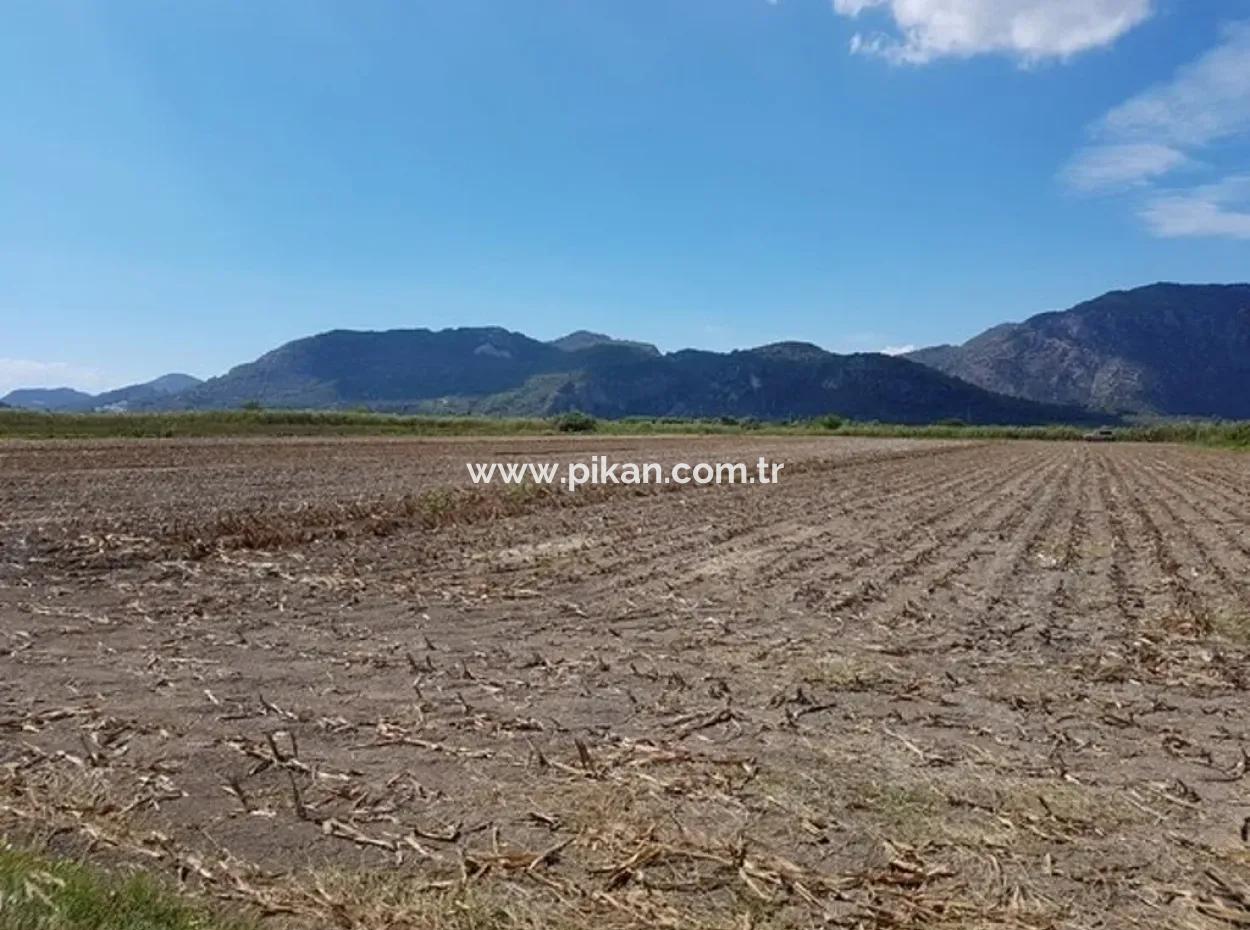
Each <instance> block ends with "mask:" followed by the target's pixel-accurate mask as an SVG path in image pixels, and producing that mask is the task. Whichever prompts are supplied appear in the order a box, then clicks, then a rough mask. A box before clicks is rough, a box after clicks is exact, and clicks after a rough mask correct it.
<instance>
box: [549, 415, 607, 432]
mask: <svg viewBox="0 0 1250 930" xmlns="http://www.w3.org/2000/svg"><path fill="white" fill-rule="evenodd" d="M598 427H599V421H598V420H596V419H595V418H594V417H592V416H590V414H587V413H582V412H581V411H580V410H571V411H569V412H568V413H563V414H561V415H560V416H558V417H556V429H558V430H559V431H560V432H562V433H593V432H594V431H595V430H596V429H598Z"/></svg>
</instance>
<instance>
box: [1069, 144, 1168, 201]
mask: <svg viewBox="0 0 1250 930" xmlns="http://www.w3.org/2000/svg"><path fill="white" fill-rule="evenodd" d="M1187 161H1189V159H1188V158H1187V157H1186V156H1185V153H1184V152H1181V151H1179V150H1177V149H1174V148H1172V147H1171V146H1168V145H1160V144H1158V143H1154V142H1128V143H1123V144H1119V145H1095V146H1091V147H1089V148H1087V149H1085V150H1083V151H1082V152H1080V153H1078V155H1077V156H1076V157H1075V158H1073V159H1072V161H1071V162H1069V163H1068V166H1067V167H1066V168H1064V170H1063V179H1064V181H1065V182H1066V183H1067V185H1068V186H1069V187H1071V188H1073V189H1075V190H1078V191H1084V192H1089V191H1105V190H1113V189H1117V188H1124V187H1132V186H1135V185H1140V184H1144V183H1146V182H1147V181H1149V180H1152V179H1153V178H1157V177H1161V176H1163V175H1165V174H1167V173H1168V172H1170V171H1172V170H1174V169H1176V168H1179V167H1180V166H1181V165H1183V164H1185V163H1186V162H1187Z"/></svg>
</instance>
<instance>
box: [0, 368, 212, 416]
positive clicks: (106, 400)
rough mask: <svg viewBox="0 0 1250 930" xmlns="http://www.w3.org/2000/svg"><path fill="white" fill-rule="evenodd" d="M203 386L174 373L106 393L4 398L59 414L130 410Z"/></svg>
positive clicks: (19, 393) (22, 391) (39, 392)
mask: <svg viewBox="0 0 1250 930" xmlns="http://www.w3.org/2000/svg"><path fill="white" fill-rule="evenodd" d="M201 383H202V382H201V381H200V379H199V378H196V377H193V376H192V375H185V374H181V373H178V372H174V373H171V374H167V375H161V376H160V377H159V378H154V379H152V380H151V381H145V382H143V383H142V384H129V385H127V386H126V387H121V388H117V389H116V390H112V391H105V392H104V393H102V394H88V393H86V392H84V391H76V390H74V389H73V388H19V389H18V390H15V391H10V392H9V393H8V394H6V395H5V396H4V398H3V405H4V406H7V407H18V408H22V409H26V410H46V411H50V412H55V413H85V412H88V411H92V410H129V409H131V408H134V407H138V406H141V405H143V404H151V403H154V402H159V401H161V400H167V399H170V398H173V397H176V396H177V395H178V394H180V393H182V392H183V391H185V390H189V389H190V388H192V387H195V386H196V385H198V384H201Z"/></svg>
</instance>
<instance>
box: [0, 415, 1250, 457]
mask: <svg viewBox="0 0 1250 930" xmlns="http://www.w3.org/2000/svg"><path fill="white" fill-rule="evenodd" d="M1087 431H1088V429H1087V428H1086V427H1081V426H1066V425H1054V426H969V425H967V424H964V423H959V422H955V421H948V422H942V423H934V424H928V425H906V424H897V423H865V422H858V421H854V420H848V419H845V418H843V417H840V416H837V415H835V414H827V415H824V416H820V417H814V418H810V419H794V420H785V421H763V420H756V419H753V418H750V417H741V418H739V417H729V416H725V417H706V418H688V417H624V418H621V419H616V420H604V419H596V418H593V417H589V416H586V415H585V414H581V413H568V414H562V415H559V416H554V417H490V416H450V415H429V414H426V415H403V414H388V413H371V412H366V411H345V410H344V411H334V410H319V411H313V410H218V411H203V412H176V413H40V412H37V411H28V410H4V409H0V439H3V438H8V439H93V438H94V439H108V438H127V437H130V438H142V439H175V438H192V437H213V436H233V437H247V436H327V437H329V436H426V437H440V436H444V437H446V436H481V437H491V436H558V435H569V434H577V433H594V434H599V435H610V436H663V435H772V436H865V437H878V438H898V439H971V440H990V439H1032V440H1077V439H1081V438H1082V437H1083V436H1084V435H1085V433H1086V432H1087ZM1114 435H1115V438H1116V440H1118V441H1121V442H1183V443H1196V444H1201V445H1207V446H1214V447H1221V448H1250V423H1247V422H1227V423H1225V422H1176V421H1168V422H1158V423H1141V424H1136V425H1131V426H1123V427H1120V428H1117V429H1115V430H1114Z"/></svg>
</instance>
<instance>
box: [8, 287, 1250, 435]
mask: <svg viewBox="0 0 1250 930" xmlns="http://www.w3.org/2000/svg"><path fill="white" fill-rule="evenodd" d="M1247 387H1250V285H1179V284H1155V285H1150V286H1148V287H1142V288H1137V289H1134V290H1128V291H1113V292H1111V293H1109V294H1105V295H1103V296H1102V297H1099V298H1097V299H1095V300H1091V301H1088V302H1086V303H1082V304H1079V305H1077V306H1076V307H1073V308H1072V309H1070V310H1067V311H1063V312H1055V313H1043V314H1040V315H1038V316H1035V317H1032V318H1030V319H1028V320H1026V321H1024V322H1023V323H1008V324H1004V325H1001V326H996V327H994V328H993V329H990V330H987V331H986V332H985V333H982V334H981V335H979V336H977V337H976V338H974V339H972V340H970V341H968V342H966V343H964V344H963V345H960V346H950V345H945V346H934V347H931V348H927V349H920V350H918V351H915V352H911V353H909V354H908V355H907V356H905V357H894V356H887V355H882V354H877V353H863V354H854V355H837V354H834V353H831V352H826V351H824V350H823V349H820V348H818V347H817V346H814V345H811V344H808V343H802V342H783V343H777V344H774V345H768V346H761V347H759V348H755V349H747V350H740V351H734V352H727V353H720V352H706V351H699V350H695V349H685V350H682V351H679V352H671V353H662V352H661V351H660V350H659V349H657V348H656V347H655V346H653V345H649V344H647V343H641V342H632V341H628V340H622V339H615V338H612V337H610V336H606V335H603V334H600V333H592V332H588V331H585V330H579V331H577V332H574V333H570V334H569V335H567V336H564V337H562V338H560V339H556V340H553V341H551V342H542V341H539V340H536V339H531V338H530V337H528V336H525V335H523V334H521V333H517V332H511V331H509V330H506V329H501V328H499V327H465V328H457V329H444V330H439V331H431V330H428V329H401V330H389V331H385V332H362V331H353V330H334V331H331V332H326V333H321V334H319V335H315V336H309V337H307V338H304V339H297V340H295V341H293V342H289V343H286V344H285V345H282V346H279V347H278V348H276V349H274V350H272V351H271V352H268V353H266V354H264V355H262V356H261V357H260V358H258V359H256V360H255V361H252V362H248V363H246V364H243V365H239V366H237V367H235V368H233V369H231V370H230V371H228V372H226V373H225V374H223V375H221V376H219V377H216V378H210V379H209V380H207V381H204V382H200V381H199V380H198V379H195V378H192V377H190V376H189V375H166V376H164V377H162V378H158V379H156V380H155V381H151V382H147V383H145V384H138V385H130V386H129V387H126V388H121V389H119V390H117V391H110V392H107V393H105V394H99V395H94V396H93V395H89V394H84V393H82V392H78V391H73V390H70V389H68V388H56V389H37V390H22V391H14V392H13V393H11V394H9V395H8V396H6V397H4V398H3V399H0V403H4V404H7V405H9V406H13V407H27V408H35V409H43V410H54V411H58V410H59V411H82V410H160V409H178V410H209V409H228V408H237V407H241V406H245V405H252V404H258V405H261V406H264V407H273V408H296V409H347V408H357V407H364V408H369V409H373V410H381V411H393V412H409V413H414V412H420V413H478V414H490V415H518V416H519V415H549V414H555V413H561V412H566V411H570V410H582V411H585V412H587V413H590V414H593V415H596V416H603V417H620V416H658V417H664V416H673V417H678V416H680V417H716V416H734V417H756V418H760V419H786V418H791V417H809V416H818V415H822V414H826V413H837V414H840V415H843V416H848V417H853V418H855V419H860V420H874V419H875V420H883V421H891V422H899V423H923V422H934V421H937V420H943V419H959V420H963V421H965V422H969V423H1020V424H1029V423H1050V422H1094V421H1106V422H1109V421H1113V420H1115V419H1118V418H1119V416H1120V415H1122V414H1155V415H1178V416H1180V415H1183V416H1206V417H1225V418H1250V390H1247Z"/></svg>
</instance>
